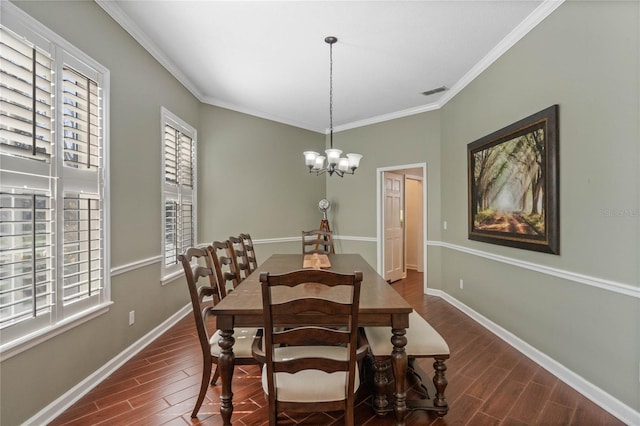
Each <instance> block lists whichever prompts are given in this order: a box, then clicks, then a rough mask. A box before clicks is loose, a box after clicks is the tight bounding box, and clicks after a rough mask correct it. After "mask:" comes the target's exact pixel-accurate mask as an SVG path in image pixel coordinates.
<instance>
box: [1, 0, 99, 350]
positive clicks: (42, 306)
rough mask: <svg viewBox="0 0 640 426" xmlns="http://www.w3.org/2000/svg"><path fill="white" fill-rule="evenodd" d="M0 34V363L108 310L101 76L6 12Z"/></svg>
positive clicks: (6, 7) (18, 14)
mask: <svg viewBox="0 0 640 426" xmlns="http://www.w3.org/2000/svg"><path fill="white" fill-rule="evenodd" d="M2 14H3V19H2V25H1V26H0V333H2V355H3V357H6V356H7V355H6V354H7V353H17V352H19V350H20V349H19V348H20V347H21V345H25V344H26V342H31V343H32V342H33V341H34V339H35V341H37V340H38V339H40V340H43V339H46V338H47V336H49V335H51V333H52V332H53V331H54V330H57V329H59V328H61V327H68V326H69V325H74V324H75V323H76V322H77V321H80V320H81V318H86V317H87V315H89V314H91V313H96V312H98V311H100V310H102V309H106V307H107V306H108V305H109V303H110V300H109V297H110V294H109V262H108V239H107V238H108V235H109V233H108V220H107V218H108V215H107V212H108V203H107V194H108V175H107V167H106V165H107V158H106V153H107V152H108V148H107V145H108V140H107V137H106V134H107V132H106V128H107V123H106V117H105V111H107V110H108V108H107V92H106V89H107V88H108V84H109V72H108V70H107V69H105V68H103V67H102V66H101V65H100V64H97V63H96V62H95V61H93V60H92V59H91V58H89V57H87V56H86V55H84V54H83V53H82V52H80V51H78V50H77V49H76V48H74V47H73V46H71V45H69V44H68V43H67V42H66V41H64V40H63V39H61V38H60V37H58V36H57V35H56V34H54V33H52V32H51V31H50V30H48V29H47V28H44V27H42V26H41V25H40V24H38V23H37V22H35V21H34V20H33V19H31V18H30V17H29V16H28V15H26V14H25V13H24V12H22V11H21V10H19V9H18V8H16V7H15V6H13V5H11V4H8V2H3V3H2Z"/></svg>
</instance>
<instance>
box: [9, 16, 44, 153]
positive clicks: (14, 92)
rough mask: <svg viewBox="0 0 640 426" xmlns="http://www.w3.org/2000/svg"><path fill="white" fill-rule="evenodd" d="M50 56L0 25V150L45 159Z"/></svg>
mask: <svg viewBox="0 0 640 426" xmlns="http://www.w3.org/2000/svg"><path fill="white" fill-rule="evenodd" d="M51 81H52V59H51V56H50V55H49V54H48V53H47V52H42V51H41V50H39V49H37V48H36V47H35V46H32V45H30V44H28V43H27V42H25V41H24V40H22V39H21V38H19V37H18V36H16V35H15V34H13V33H12V32H10V31H9V30H8V29H6V28H1V29H0V118H1V120H0V153H3V154H9V155H16V156H22V157H27V158H36V159H39V160H46V161H48V160H49V157H50V155H51V135H52V132H51V111H52V105H51V101H52V97H51V91H52V82H51Z"/></svg>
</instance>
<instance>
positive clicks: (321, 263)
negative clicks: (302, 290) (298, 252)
mask: <svg viewBox="0 0 640 426" xmlns="http://www.w3.org/2000/svg"><path fill="white" fill-rule="evenodd" d="M302 267H303V268H315V269H320V268H331V262H330V261H329V257H327V255H326V254H318V253H314V254H305V255H304V261H303V262H302Z"/></svg>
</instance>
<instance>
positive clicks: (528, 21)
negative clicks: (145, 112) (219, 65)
mask: <svg viewBox="0 0 640 426" xmlns="http://www.w3.org/2000/svg"><path fill="white" fill-rule="evenodd" d="M564 1H565V0H544V1H543V2H542V3H541V4H540V6H538V7H537V8H536V9H535V10H534V11H533V12H531V13H530V14H529V16H527V17H526V18H525V19H524V20H523V21H522V22H521V23H520V24H519V25H518V26H517V27H516V28H514V29H513V30H512V31H511V32H510V33H509V34H508V35H507V36H506V37H505V38H504V39H502V40H501V41H500V43H498V44H497V45H496V46H495V47H494V48H493V49H491V51H490V52H489V53H488V54H487V55H486V56H485V57H484V58H482V59H481V60H480V62H478V63H477V64H476V65H474V66H473V67H472V68H471V69H470V70H469V71H468V72H467V73H466V74H465V75H464V76H462V78H461V79H460V80H458V81H457V82H456V83H455V84H454V85H453V86H452V87H451V88H450V89H449V90H448V91H446V92H444V94H443V96H442V97H441V98H440V99H439V100H438V101H436V102H434V103H430V104H426V105H421V106H417V107H413V108H408V109H404V110H401V111H396V112H392V113H389V114H383V115H379V116H376V117H371V118H367V119H364V120H358V121H353V122H351V123H346V124H343V125H340V126H336V127H334V129H333V131H334V132H340V131H344V130H349V129H355V128H358V127H364V126H368V125H371V124H377V123H382V122H385V121H389V120H394V119H397V118H403V117H408V116H411V115H415V114H420V113H423V112H427V111H434V110H438V109H440V108H442V107H443V106H444V105H446V103H447V102H449V101H450V100H451V99H453V97H454V96H455V95H457V94H458V93H460V91H462V89H464V88H465V87H466V86H467V85H468V84H469V83H471V82H472V81H473V80H474V79H475V78H476V77H478V76H479V75H480V74H481V73H482V72H484V70H486V69H487V68H488V67H489V66H490V65H491V64H493V63H494V62H495V61H496V60H497V59H498V58H500V57H501V56H502V55H503V54H504V53H505V52H507V51H508V50H509V49H510V48H511V47H513V45H515V44H516V43H517V42H518V41H520V39H522V37H524V36H525V35H526V34H527V33H529V31H531V30H532V29H533V28H535V27H536V26H537V25H538V24H539V23H540V22H542V21H543V20H544V19H545V18H546V17H547V16H549V15H550V14H551V13H553V11H555V10H556V9H557V8H558V7H559V6H560V5H561V4H562V3H564ZM95 2H96V3H97V4H98V6H100V7H101V8H102V9H103V10H104V11H105V12H107V13H108V14H109V15H110V16H111V17H112V18H113V19H114V20H115V21H116V22H117V23H118V24H120V26H121V27H122V28H124V29H125V30H126V31H127V32H128V33H129V34H130V35H131V36H132V37H133V38H134V39H135V40H136V41H137V42H138V43H140V45H141V46H142V47H143V48H144V49H146V50H147V51H148V52H149V53H150V54H151V55H152V56H153V57H154V58H155V59H156V60H157V61H158V62H160V64H161V65H162V66H163V67H165V68H166V69H167V70H168V71H169V72H170V73H171V74H172V75H173V76H174V77H175V78H176V79H177V80H178V81H179V82H180V83H181V84H182V85H183V86H185V87H186V88H187V90H189V92H191V93H192V94H193V95H194V96H195V97H196V98H198V100H199V101H200V102H202V103H206V104H209V105H213V106H217V107H221V108H225V109H229V110H232V111H236V112H240V113H243V114H248V115H252V116H255V117H259V118H264V119H266V120H270V121H275V122H279V123H282V124H286V125H289V126H293V127H299V128H301V129H305V130H310V131H313V132H317V133H324V134H327V133H328V129H324V128H317V127H316V126H312V125H310V124H309V123H302V122H297V121H292V120H288V119H284V118H282V117H278V116H275V115H271V114H268V113H265V112H264V111H256V110H252V109H250V108H243V107H240V106H238V105H234V104H229V103H226V102H223V101H221V100H219V99H216V98H215V97H212V96H204V95H203V94H202V92H200V90H198V88H197V87H196V86H195V84H194V83H193V82H192V81H191V80H189V79H188V78H187V76H186V75H185V74H184V73H183V72H182V71H180V69H179V67H178V66H177V65H176V64H175V63H174V62H173V61H171V60H170V59H169V58H168V57H167V55H165V54H164V52H163V51H162V49H161V48H160V47H158V45H157V44H156V43H154V42H153V40H151V39H150V38H149V37H148V36H146V35H145V34H144V32H143V31H142V30H141V29H140V27H138V25H136V23H135V22H133V21H132V20H131V19H130V18H129V17H128V16H127V15H126V14H125V13H124V12H123V11H122V9H121V8H120V7H119V6H118V5H117V3H116V2H113V1H109V0H95Z"/></svg>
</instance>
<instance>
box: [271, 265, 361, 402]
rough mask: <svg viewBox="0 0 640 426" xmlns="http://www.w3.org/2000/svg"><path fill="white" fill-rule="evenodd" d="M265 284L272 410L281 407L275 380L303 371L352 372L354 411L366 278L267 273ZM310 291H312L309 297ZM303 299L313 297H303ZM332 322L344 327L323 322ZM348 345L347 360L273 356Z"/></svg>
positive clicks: (313, 354) (348, 398) (348, 388)
mask: <svg viewBox="0 0 640 426" xmlns="http://www.w3.org/2000/svg"><path fill="white" fill-rule="evenodd" d="M260 282H261V285H262V300H263V312H264V323H265V324H264V325H265V327H264V346H263V349H264V353H265V368H266V374H267V382H268V385H267V386H268V395H269V404H270V410H274V409H275V408H271V407H278V406H280V405H281V404H282V402H281V401H279V400H278V397H277V391H276V386H275V380H274V378H275V376H274V374H275V373H278V372H286V373H296V372H299V371H302V370H322V371H324V372H327V373H331V372H337V371H343V372H347V376H346V377H347V380H346V381H347V383H345V386H344V390H345V395H344V401H345V402H346V404H347V405H345V407H348V406H349V405H348V404H351V405H350V406H351V407H353V399H354V395H353V393H354V383H355V374H356V373H355V370H356V361H357V360H356V351H357V349H358V348H357V346H358V307H359V303H360V284H361V282H362V272H354V273H353V274H339V273H336V272H332V271H324V270H314V269H304V270H299V271H293V272H288V273H284V274H279V275H270V274H269V273H268V272H263V273H261V274H260ZM305 289H307V290H311V291H306V292H305V291H303V290H305ZM303 294H307V295H308V294H312V295H309V296H305V297H301V295H303ZM318 313H320V314H322V315H318ZM309 314H313V315H309ZM327 316H331V317H332V318H336V319H339V320H340V319H341V320H342V321H341V324H333V325H332V326H326V325H325V324H326V321H325V322H323V319H326V317H327ZM336 325H338V327H336ZM345 345H346V348H347V352H348V356H347V359H346V360H336V359H329V358H323V357H321V355H319V352H318V351H316V350H313V348H312V350H306V352H303V353H298V356H296V357H291V358H287V359H279V358H277V357H276V356H274V353H275V352H276V350H278V348H281V347H286V348H287V349H289V348H291V347H293V346H301V347H309V346H325V347H326V346H345ZM301 349H302V348H301ZM307 349H308V348H307ZM315 385H317V383H309V386H311V387H313V386H315ZM325 402H326V401H325ZM312 405H313V404H312ZM307 408H308V407H307ZM312 408H313V407H312ZM276 411H277V410H276ZM311 411H314V410H313V409H312V410H311Z"/></svg>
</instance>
